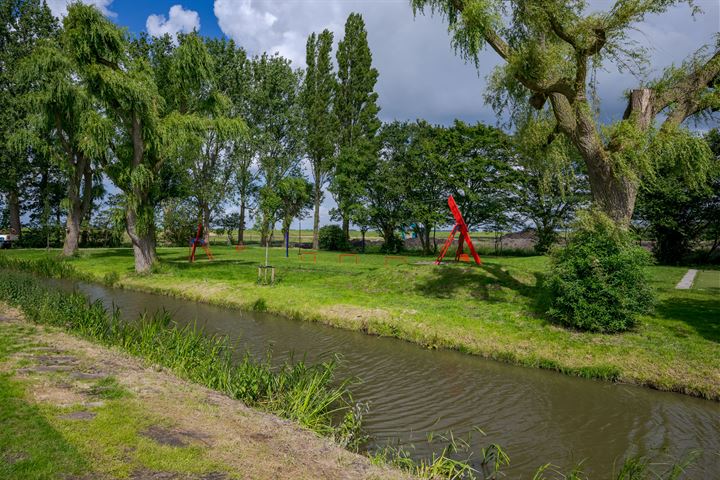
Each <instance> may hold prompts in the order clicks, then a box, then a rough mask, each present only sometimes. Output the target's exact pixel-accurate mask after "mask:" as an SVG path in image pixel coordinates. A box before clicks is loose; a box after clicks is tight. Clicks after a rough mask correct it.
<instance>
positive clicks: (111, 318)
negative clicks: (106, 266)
mask: <svg viewBox="0 0 720 480" xmlns="http://www.w3.org/2000/svg"><path fill="white" fill-rule="evenodd" d="M48 265H52V266H51V267H49V268H48V271H54V272H60V273H62V269H61V268H60V269H58V268H56V266H55V265H54V264H51V263H48ZM37 273H40V272H37ZM0 300H2V301H5V302H7V303H9V304H11V305H13V306H16V307H19V308H21V309H22V311H23V312H24V314H25V316H26V317H27V318H28V319H29V320H31V321H33V322H36V323H39V324H46V325H53V326H57V327H62V328H64V329H66V330H68V331H70V332H72V333H75V334H79V335H81V336H83V337H86V338H89V339H92V340H95V341H99V342H101V343H103V344H105V345H108V346H117V347H120V348H121V349H123V350H125V351H126V352H128V353H130V354H132V355H135V356H138V357H141V358H143V359H145V360H147V361H149V362H151V363H153V364H157V365H161V366H163V367H165V368H168V369H170V370H172V371H173V372H174V373H176V374H177V375H178V376H180V377H183V378H185V379H187V380H190V381H193V382H196V383H199V384H202V385H205V386H207V387H209V388H211V389H214V390H218V391H220V392H223V393H225V394H227V395H229V396H230V397H232V398H235V399H238V400H242V401H243V402H245V403H246V404H247V405H249V406H253V407H258V408H261V409H264V410H266V411H269V412H272V413H275V414H278V415H280V416H282V417H284V418H288V419H291V420H295V421H297V422H299V423H300V424H302V425H304V426H306V427H308V428H309V429H311V430H313V431H315V432H317V433H319V434H321V435H325V436H330V437H333V438H335V439H336V440H337V441H338V442H340V443H341V444H343V445H344V446H346V447H349V448H353V449H355V450H357V448H358V447H359V444H360V442H361V440H362V438H363V437H362V436H361V434H360V431H361V417H360V414H359V412H360V411H359V410H358V409H357V408H354V405H353V403H352V398H351V397H350V394H349V391H348V382H347V381H344V382H339V383H336V382H335V381H334V378H333V374H334V369H335V362H334V361H329V362H323V363H319V364H316V365H307V364H305V363H304V362H286V363H284V364H283V365H281V366H279V367H273V366H271V364H270V361H269V359H266V360H265V361H259V360H256V359H255V358H254V357H252V356H250V355H249V354H245V355H244V356H242V357H241V358H240V359H236V358H234V355H233V352H234V349H233V348H232V345H230V344H229V342H228V339H227V337H224V336H208V335H206V334H205V333H204V332H202V331H201V330H200V329H198V328H197V327H196V326H194V325H186V326H179V325H177V324H175V323H174V322H173V321H172V318H171V317H170V315H169V314H168V313H167V312H158V313H156V314H154V315H147V314H143V315H141V316H140V318H139V319H137V320H136V321H123V320H121V319H120V314H119V312H118V311H117V310H115V311H113V312H110V313H108V312H107V311H106V310H105V308H104V307H103V306H102V304H101V303H100V302H95V303H90V304H89V303H88V302H87V300H86V299H85V297H84V296H83V295H81V294H79V293H72V294H66V293H61V292H58V291H55V290H52V289H51V288H48V287H47V286H45V285H43V284H42V283H41V282H40V281H39V280H38V279H37V278H35V277H32V276H30V275H27V274H24V273H20V272H15V271H5V272H4V273H3V275H1V276H0Z"/></svg>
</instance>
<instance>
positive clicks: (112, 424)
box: [0, 304, 406, 480]
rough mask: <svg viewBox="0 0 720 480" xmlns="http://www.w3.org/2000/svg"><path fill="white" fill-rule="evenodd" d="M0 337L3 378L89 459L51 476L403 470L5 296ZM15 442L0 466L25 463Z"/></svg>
mask: <svg viewBox="0 0 720 480" xmlns="http://www.w3.org/2000/svg"><path fill="white" fill-rule="evenodd" d="M0 340H2V341H4V345H5V346H6V350H8V348H9V353H6V354H5V355H0V376H2V377H3V378H7V379H8V381H10V382H15V383H17V384H18V385H20V386H21V389H22V392H24V393H23V394H22V395H21V396H22V397H24V398H22V399H21V400H22V401H23V402H27V403H28V404H29V407H31V408H32V409H33V410H32V411H33V412H35V411H37V412H39V413H38V415H39V417H41V420H42V421H43V422H46V423H47V424H49V426H50V428H51V429H52V430H54V431H56V432H58V433H59V434H60V435H61V437H62V438H64V439H65V440H67V442H68V443H69V444H70V447H72V449H74V450H73V451H76V452H77V455H80V456H82V457H85V459H86V460H87V461H86V462H85V463H83V464H84V465H87V470H89V471H85V472H84V473H82V474H81V475H79V476H70V477H68V476H67V474H66V473H64V472H61V471H59V472H58V476H57V477H52V476H51V477H48V478H82V479H90V478H93V479H95V478H132V479H149V480H160V479H162V480H169V479H207V480H222V479H226V478H228V479H230V478H242V479H394V478H406V477H405V476H403V475H402V474H401V473H399V472H397V471H394V470H389V469H385V468H381V467H377V466H374V465H372V464H371V463H370V461H369V459H367V458H365V457H363V456H361V455H356V454H353V453H351V452H348V451H346V450H344V449H342V448H340V447H339V446H337V445H335V444H333V443H332V442H331V441H330V440H329V439H325V438H319V437H318V436H317V435H315V434H313V433H312V432H309V431H307V430H305V429H303V428H301V427H300V426H298V425H296V424H294V423H293V422H290V421H286V420H282V419H280V418H278V417H276V416H273V415H270V414H266V413H262V412H259V411H257V410H253V409H250V408H248V407H246V406H245V405H244V404H243V403H242V402H239V401H236V400H233V399H230V398H228V397H226V396H224V395H221V394H219V393H217V392H214V391H212V390H209V389H206V388H204V387H201V386H198V385H195V384H191V383H188V382H186V381H183V380H181V379H179V378H178V377H176V376H175V375H173V374H171V373H169V372H167V371H165V370H163V369H161V368H159V367H153V366H148V365H145V364H143V363H142V362H141V361H140V360H139V359H136V358H134V357H131V356H128V355H126V354H124V353H122V352H120V351H118V350H115V349H108V348H105V347H102V346H98V345H96V344H93V343H90V342H88V341H85V340H82V339H79V338H77V337H74V336H71V335H68V334H66V333H64V332H62V331H59V330H57V329H54V328H47V327H43V326H37V325H30V324H29V323H26V322H25V321H24V320H23V319H22V316H21V314H19V312H17V311H15V310H12V309H9V308H7V307H5V306H3V305H2V304H0ZM8 345H10V347H7V346H8ZM0 388H2V386H0ZM0 393H2V392H0ZM41 441H42V439H37V442H41ZM19 443H20V440H18V445H10V446H7V445H6V446H5V447H4V448H3V446H2V444H0V474H1V473H11V472H12V471H13V470H12V468H13V464H14V463H15V464H17V463H18V462H22V461H32V458H30V456H31V455H30V454H29V453H27V452H24V451H22V448H23V447H22V445H19ZM15 447H17V448H15ZM28 448H29V447H27V448H26V450H27V449H28ZM3 450H5V451H3ZM3 462H4V463H5V465H3ZM3 468H6V470H3ZM78 468H79V469H80V470H81V471H82V470H83V468H85V467H78ZM18 471H20V468H19V467H18ZM0 476H2V475H0ZM13 478H14V477H13ZM27 478H31V477H27Z"/></svg>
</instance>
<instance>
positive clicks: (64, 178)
mask: <svg viewBox="0 0 720 480" xmlns="http://www.w3.org/2000/svg"><path fill="white" fill-rule="evenodd" d="M414 3H415V5H416V7H417V8H424V7H429V8H433V9H435V10H436V11H440V12H442V13H444V14H445V15H447V17H448V19H449V20H450V22H451V25H452V28H453V31H454V32H455V35H456V36H455V41H456V45H457V46H458V48H459V49H460V51H461V52H463V53H464V54H466V55H467V56H468V57H470V58H476V56H477V54H478V52H479V48H480V47H481V46H482V45H483V44H484V43H485V42H487V43H488V44H490V45H491V46H492V47H493V48H495V50H496V51H497V52H498V53H499V54H500V55H501V56H502V57H503V58H504V59H506V60H507V61H508V64H507V66H506V67H501V68H500V69H499V70H498V71H497V72H496V73H495V74H493V77H492V79H491V80H492V81H491V85H492V86H493V89H492V91H491V94H490V95H489V97H488V99H489V100H490V102H491V103H492V104H493V106H495V107H497V108H498V109H502V108H505V107H507V106H510V105H513V106H514V107H515V108H514V109H513V115H512V116H511V120H512V121H513V122H514V125H515V130H516V134H515V135H514V137H510V136H508V135H506V134H504V133H503V132H502V131H501V130H499V129H497V128H492V127H488V126H484V125H481V124H478V125H467V124H464V123H462V122H456V123H455V124H454V125H452V126H450V127H441V126H433V125H430V124H428V123H426V122H424V121H417V122H414V123H402V122H393V123H389V124H385V125H382V124H381V122H380V121H379V119H378V112H379V107H378V105H377V100H378V98H377V94H376V93H375V91H374V89H375V84H376V82H377V78H378V72H377V70H376V69H374V68H373V67H372V55H371V52H370V49H369V47H368V42H367V33H366V30H365V25H364V22H363V19H362V17H361V16H360V15H358V14H351V15H350V16H349V17H348V19H347V22H346V25H345V32H344V38H343V39H342V40H340V42H339V43H338V48H337V51H336V52H335V62H333V58H332V56H333V55H332V54H333V51H332V50H333V48H332V46H333V34H332V33H331V32H329V31H327V30H325V31H323V32H321V33H320V34H312V35H310V37H309V38H308V41H307V57H306V64H307V67H306V69H305V70H298V69H293V67H292V65H291V64H290V62H289V61H288V60H287V59H285V58H282V57H281V56H278V55H268V54H262V55H259V56H256V57H249V56H248V55H247V54H246V52H245V51H244V50H243V49H242V48H241V47H239V46H237V45H235V44H234V42H233V41H231V40H225V39H202V38H200V37H199V36H198V35H196V34H194V33H193V34H188V35H179V36H178V37H177V38H176V39H174V38H171V37H170V36H165V37H162V38H149V37H147V36H145V35H140V36H138V37H129V36H128V35H127V34H126V33H125V31H124V30H122V29H120V28H119V27H117V26H116V25H114V24H113V23H112V22H110V21H109V20H107V19H106V18H104V17H103V16H102V15H101V14H100V13H99V12H98V11H97V10H96V9H95V8H93V7H91V6H84V5H72V6H71V7H70V9H69V10H68V15H67V17H66V18H65V19H64V22H63V26H62V27H61V26H60V25H59V24H58V23H57V20H56V19H55V18H53V16H52V15H51V13H50V12H49V10H48V8H47V7H46V6H45V4H44V3H43V2H41V1H40V0H0V15H2V25H1V28H2V31H1V32H0V42H2V45H1V46H2V51H1V55H2V59H0V60H1V61H2V65H3V69H2V71H1V72H0V82H1V88H2V92H3V95H2V99H1V101H2V105H1V106H2V110H1V113H0V115H2V116H3V118H2V124H1V125H0V135H2V138H1V140H2V141H1V142H0V162H1V166H2V168H3V172H4V175H3V176H2V177H1V178H0V190H1V191H2V192H3V194H4V195H3V198H4V200H5V202H6V208H4V209H3V211H4V212H7V218H6V220H5V223H7V224H9V226H10V227H11V228H13V229H14V230H16V231H18V232H20V231H21V228H20V219H21V216H22V211H21V210H22V207H23V206H24V207H26V208H27V209H28V211H30V212H31V216H32V217H33V220H34V221H39V222H40V223H43V222H44V224H47V222H48V219H50V218H55V220H56V222H57V223H59V222H60V219H61V217H63V216H64V217H66V223H67V234H66V238H65V245H64V249H63V252H64V254H65V255H72V254H74V253H75V252H76V250H77V248H78V239H79V232H80V225H81V222H83V221H87V219H88V217H89V216H90V215H91V214H92V213H93V212H95V211H97V206H98V204H99V199H100V198H101V197H102V195H103V193H104V191H103V178H107V179H109V180H110V181H111V182H112V183H113V184H114V185H115V187H117V189H119V190H120V192H121V193H120V194H119V195H116V196H115V197H113V199H112V202H111V204H112V207H113V208H112V209H111V210H110V211H109V212H107V213H106V214H104V215H103V218H102V221H103V223H104V224H108V222H109V220H108V219H111V220H116V221H117V220H120V223H122V226H123V228H124V229H125V230H126V232H127V234H128V236H129V237H130V239H131V241H132V245H133V249H134V251H135V267H136V270H137V271H147V270H148V269H149V268H150V267H151V266H152V264H153V263H154V262H155V243H156V227H157V225H160V224H161V222H162V224H163V226H164V227H165V231H166V234H167V232H168V231H171V230H173V228H171V227H172V225H174V224H176V223H183V218H185V222H190V223H192V222H194V221H195V219H199V221H201V222H202V223H203V225H204V227H205V232H206V235H207V234H208V233H209V231H210V226H211V224H218V223H223V224H225V225H234V226H235V227H236V228H237V229H238V239H239V241H242V240H243V232H244V230H245V220H246V218H247V216H248V213H250V212H251V213H252V214H253V215H254V216H255V219H256V224H257V225H258V226H259V227H260V230H261V234H262V238H263V241H268V240H269V239H270V237H271V235H272V231H273V230H274V227H275V226H276V224H277V223H278V222H280V224H281V227H282V229H283V230H284V231H286V232H287V231H288V229H289V228H290V223H291V221H292V220H293V218H296V217H297V216H299V215H304V214H305V212H306V210H309V209H310V208H312V209H314V216H313V217H314V222H313V224H314V236H313V246H314V247H317V246H318V227H319V212H320V205H321V203H322V201H323V199H324V196H325V194H326V192H329V193H330V194H332V196H333V198H334V200H335V203H336V204H337V208H336V209H335V210H334V211H333V212H332V214H333V215H334V216H335V218H336V219H338V220H341V221H342V230H343V232H344V236H345V238H346V239H347V238H348V237H349V227H350V224H351V223H354V224H355V225H357V226H358V227H359V228H360V229H361V230H362V231H363V232H365V231H367V230H368V229H370V228H372V229H374V230H377V231H379V232H380V233H381V235H382V236H383V237H384V239H385V248H386V249H388V250H394V249H396V248H397V247H398V243H397V240H396V232H397V231H398V230H400V229H413V230H414V231H415V232H416V233H417V236H418V237H419V238H420V241H421V243H422V247H423V249H424V250H425V251H430V250H432V249H433V248H434V243H433V242H431V238H430V237H431V232H432V231H433V230H434V229H435V228H436V227H441V226H445V225H447V224H448V221H449V218H448V212H447V207H446V198H447V196H448V195H450V194H452V195H454V196H455V198H456V199H457V200H458V202H459V204H460V207H461V209H462V211H463V213H464V214H465V216H466V219H467V221H468V223H469V224H470V225H471V227H473V228H479V227H487V228H490V229H492V230H496V231H497V230H505V229H507V228H508V227H509V226H510V225H519V224H521V225H526V224H533V225H534V226H535V227H536V229H537V232H538V245H537V249H538V250H539V251H541V252H543V251H546V250H547V248H548V247H549V246H550V245H552V243H553V242H554V241H555V236H556V234H557V230H558V228H560V227H562V226H563V225H565V224H566V222H567V221H568V220H569V219H570V218H571V217H572V215H573V212H574V210H575V209H576V208H577V207H578V206H579V205H582V204H586V203H589V201H590V198H592V199H593V200H594V201H595V202H596V204H597V205H599V206H600V207H601V208H603V209H604V210H605V211H606V213H608V215H609V216H610V217H611V218H613V219H614V220H615V222H616V223H617V224H619V225H621V226H626V225H627V224H628V222H630V219H631V218H632V216H633V210H634V205H635V201H636V195H637V192H638V189H640V186H641V185H643V187H642V189H640V192H641V202H640V205H639V206H640V208H639V209H638V215H637V217H638V218H639V219H640V220H642V222H644V223H645V224H648V225H649V226H650V227H651V228H650V230H651V232H652V233H653V234H654V235H656V236H657V237H658V238H659V237H660V236H662V235H663V234H662V232H667V231H668V227H667V226H664V227H663V226H661V224H662V223H663V221H661V215H660V214H659V213H660V212H663V211H667V209H666V208H665V209H664V207H663V204H662V201H667V199H668V194H672V192H670V191H669V188H668V187H670V186H677V185H678V184H680V185H686V184H687V185H690V186H691V187H692V188H693V189H694V190H693V192H694V193H692V192H691V194H687V195H685V193H687V192H685V193H683V192H680V193H678V192H675V193H674V195H675V196H676V197H677V196H678V195H680V194H681V193H682V195H685V196H684V197H683V198H682V199H683V200H685V201H686V202H688V201H690V200H689V199H696V196H693V195H696V194H697V195H701V196H702V198H704V199H705V200H703V201H702V202H700V203H701V204H702V205H704V207H703V213H702V215H697V214H696V212H695V211H694V210H692V209H688V213H687V215H686V216H687V218H688V219H691V220H693V221H692V222H690V223H693V226H688V227H687V228H686V227H685V226H681V227H678V228H676V229H675V230H677V229H679V228H682V229H683V232H685V233H683V237H682V239H680V240H677V239H676V240H671V241H674V242H675V243H674V244H678V242H681V243H682V242H684V244H685V245H686V247H682V248H685V250H687V248H689V245H690V244H691V243H692V239H695V238H698V237H699V236H702V235H705V234H706V233H707V232H708V231H709V229H710V230H711V224H713V222H712V218H713V214H712V213H711V212H712V209H711V207H713V205H715V204H716V203H717V200H716V198H717V188H716V187H714V186H713V185H715V184H714V183H713V182H715V180H714V179H715V178H717V177H716V176H714V174H713V171H714V170H713V168H714V167H713V165H716V164H717V161H716V160H715V161H714V160H713V158H715V159H716V158H717V157H716V156H715V157H713V155H712V150H711V148H709V147H708V145H712V139H710V140H711V141H710V142H706V141H704V140H702V139H700V138H699V137H698V136H696V135H692V134H691V133H690V132H688V131H687V130H683V129H681V128H677V125H678V124H679V123H680V122H681V121H683V120H684V119H685V118H687V117H689V116H692V115H694V114H698V113H702V112H705V111H708V110H710V109H712V108H713V107H714V106H716V103H715V102H716V94H715V90H714V85H715V83H713V82H715V81H716V78H717V77H716V75H717V72H716V71H715V70H714V69H715V67H716V63H717V58H718V57H717V54H715V55H714V56H713V55H707V54H703V55H701V54H698V55H696V56H695V57H693V58H694V60H693V61H692V62H690V63H688V64H686V65H683V66H682V67H681V68H677V69H674V70H671V71H669V72H668V73H667V74H666V76H665V77H664V80H662V81H659V82H658V83H657V84H655V86H654V87H653V89H651V94H650V98H651V100H653V101H655V100H657V99H656V98H655V96H657V95H665V96H666V97H668V98H670V97H672V99H674V101H672V102H670V103H667V104H663V105H665V106H663V105H660V104H658V105H656V106H654V107H653V108H654V110H652V112H650V113H648V112H645V113H644V114H643V115H644V117H643V118H645V117H647V115H651V114H652V115H656V114H658V113H659V112H662V113H663V114H666V115H667V116H668V120H667V121H665V123H664V124H663V126H662V128H660V129H657V130H656V129H654V128H653V127H652V125H649V124H648V125H646V124H645V123H643V122H645V121H646V120H647V118H645V119H644V120H641V119H640V118H639V117H638V114H636V113H633V112H634V110H633V109H637V108H641V107H642V105H635V103H636V102H640V103H642V101H643V100H642V99H643V98H645V97H642V96H640V97H637V95H636V94H635V93H633V95H632V96H631V99H630V104H631V105H634V107H633V108H630V109H629V113H628V114H627V115H626V119H625V120H623V121H622V122H619V123H618V124H616V125H614V126H612V127H611V128H610V129H608V130H607V131H606V132H605V133H602V135H601V136H602V141H603V142H604V143H603V145H599V144H598V143H597V141H598V138H596V137H597V136H598V135H600V133H598V132H599V127H598V126H597V118H596V117H595V116H594V115H591V114H590V113H588V112H589V111H590V106H589V105H590V104H589V100H588V95H587V93H588V88H587V87H588V83H587V78H586V77H587V67H588V62H590V61H591V60H592V61H595V60H597V61H600V60H602V59H604V58H608V59H610V60H612V59H615V57H613V55H615V54H617V52H618V50H617V48H618V45H620V43H621V42H620V41H621V40H622V32H624V31H625V30H626V29H627V28H629V26H630V25H631V24H632V22H633V21H636V20H637V19H638V18H642V15H644V14H645V13H647V12H649V11H651V10H652V9H653V8H654V9H655V10H658V11H660V10H663V9H665V8H667V5H666V4H667V3H668V2H664V3H663V4H662V5H660V4H658V5H657V6H655V7H653V6H652V5H650V4H652V3H653V2H649V3H648V2H646V3H648V5H645V4H643V5H640V4H637V5H636V4H635V3H632V2H630V3H628V5H627V9H626V10H627V11H625V12H624V13H622V12H620V13H618V12H615V13H614V14H613V15H615V16H616V17H617V18H616V19H615V23H613V22H611V21H610V20H612V18H613V17H612V16H609V17H607V18H606V17H603V18H599V17H598V18H595V17H593V16H591V17H588V18H587V19H586V21H585V23H583V21H582V18H583V17H581V16H580V14H579V13H578V12H577V11H576V10H573V9H572V8H570V7H567V6H566V5H565V4H564V3H562V2H560V3H557V4H556V3H554V2H541V4H537V5H535V6H534V7H531V6H530V5H526V4H525V3H524V2H513V4H514V6H515V7H516V11H517V12H518V13H517V15H516V18H515V20H514V22H515V24H513V25H505V26H503V25H502V24H501V23H498V22H500V18H502V16H496V15H494V14H493V12H491V11H486V10H487V8H490V7H487V6H485V7H482V5H481V6H480V7H482V8H480V7H477V8H476V7H473V8H468V6H472V5H474V4H473V2H472V1H460V2H449V3H445V2H442V1H432V2H425V1H423V2H417V1H416V2H414ZM670 3H672V2H670ZM483 5H484V4H483ZM621 13H622V15H621ZM482 15H488V17H487V20H488V21H486V22H480V20H482V18H480V17H482ZM618 15H620V16H621V17H622V18H620V17H618ZM478 16H479V17H478ZM476 17H477V18H476ZM483 18H484V17H483ZM492 19H495V20H492ZM491 20H492V21H491ZM608 22H610V23H608ZM591 27H592V28H591ZM588 29H589V30H588ZM498 32H500V33H502V34H503V35H505V36H506V37H507V38H508V40H507V41H505V40H502V38H500V36H499V33H498ZM542 32H544V33H542ZM588 32H594V33H592V35H590V34H589V33H588ZM603 32H605V33H603ZM540 33H542V35H541V36H542V41H543V42H545V46H546V47H547V46H548V45H550V44H551V45H552V46H553V49H554V50H553V49H550V50H548V52H549V53H547V54H543V55H540V54H538V52H537V51H536V49H535V50H534V49H533V46H534V45H535V46H537V44H538V41H539V40H538V35H540ZM608 33H613V35H615V36H616V37H613V38H612V40H608V39H606V40H603V39H601V36H602V35H606V34H608ZM547 42H551V43H550V44H548V43H547ZM533 52H535V53H533ZM573 52H574V53H573ZM613 52H614V53H613ZM558 59H562V62H564V63H563V65H564V66H563V68H550V65H551V64H552V65H556V64H557V61H558ZM569 59H572V60H569ZM638 60H642V59H638ZM553 62H554V63H553ZM566 64H567V65H566ZM599 64H600V63H594V64H593V65H599ZM573 72H575V73H573ZM713 72H715V74H714V75H715V76H712V75H711V74H712V73H713ZM708 75H710V76H708ZM699 76H700V77H702V78H700V77H699ZM701 80H702V82H705V83H702V82H701ZM662 82H664V83H662ZM683 82H684V83H683ZM698 82H701V83H702V85H699V84H698ZM701 87H702V88H701ZM663 89H669V90H671V91H672V92H674V93H673V94H672V95H670V94H669V93H663V92H665V91H666V90H663ZM646 90H648V89H645V90H642V91H646ZM681 94H682V95H685V96H684V97H682V98H684V101H685V102H686V107H687V108H685V110H683V111H684V112H685V113H684V114H681V113H678V109H679V108H680V106H679V104H678V103H677V101H678V99H679V98H680V96H681ZM700 94H702V95H703V99H702V102H700V100H697V98H696V97H697V96H698V95H700ZM663 98H665V97H663ZM645 100H647V99H645ZM665 100H667V98H666V99H665ZM665 100H663V101H665ZM658 101H659V100H658ZM548 102H549V107H546V104H547V103H548ZM687 102H690V103H692V104H690V103H687ZM693 102H694V103H693ZM661 103H662V102H661ZM653 105H655V104H653ZM525 107H534V108H535V109H537V110H536V111H534V112H533V111H532V109H531V108H525ZM656 107H657V108H656ZM661 107H662V108H661ZM658 109H659V110H658ZM671 119H672V121H671ZM638 122H639V123H638ZM570 124H573V125H574V127H572V128H570V127H571V125H570ZM716 143H717V142H716ZM589 150H593V151H592V152H590V151H589ZM657 158H663V162H664V163H663V164H662V165H660V164H659V163H658V162H657V161H656V159H657ZM306 167H307V168H306ZM306 175H307V176H308V177H309V179H306ZM673 175H674V177H673ZM673 178H674V180H673ZM641 179H642V180H644V184H643V183H641ZM662 179H667V180H666V184H665V188H663V186H662V185H663V184H662V182H661V181H660V180H662ZM650 180H658V181H650ZM653 192H654V193H653ZM688 195H689V196H688ZM653 198H654V199H655V200H652V199H653ZM643 199H645V200H647V201H645V200H643ZM653 201H655V203H654V204H653V203H652V202H653ZM693 201H694V200H693ZM658 202H660V203H658ZM713 202H715V203H713ZM229 204H232V205H236V206H237V207H239V215H237V216H235V218H236V219H237V221H236V222H235V221H231V220H229V218H230V217H228V216H227V215H222V212H223V211H224V209H225V208H226V207H227V206H228V205H229ZM693 208H694V207H693ZM708 212H710V213H708ZM698 218H705V219H708V220H704V221H696V219H698ZM676 220H677V219H676ZM673 221H675V220H673ZM677 222H682V220H681V219H679V220H677V221H676V223H677ZM664 223H665V224H667V223H668V222H667V221H665V222H664ZM686 223H688V222H686ZM709 225H710V226H709ZM663 228H664V229H665V230H663ZM673 228H674V227H673ZM670 231H674V230H672V228H670ZM183 235H184V234H183ZM183 235H179V236H178V238H177V239H175V241H183ZM671 237H672V234H664V237H663V238H671ZM689 239H690V240H689ZM716 243H717V242H716ZM673 248H675V247H673ZM664 249H665V250H666V251H667V250H668V248H667V247H665V248H664ZM681 250H682V249H681Z"/></svg>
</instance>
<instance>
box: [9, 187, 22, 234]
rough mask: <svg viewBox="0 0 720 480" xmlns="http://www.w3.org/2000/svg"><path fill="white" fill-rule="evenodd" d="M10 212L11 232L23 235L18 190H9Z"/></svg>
mask: <svg viewBox="0 0 720 480" xmlns="http://www.w3.org/2000/svg"><path fill="white" fill-rule="evenodd" d="M8 214H9V216H10V232H11V233H14V234H15V235H17V236H18V238H21V237H22V225H21V224H20V196H19V195H18V192H17V190H10V192H8Z"/></svg>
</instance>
